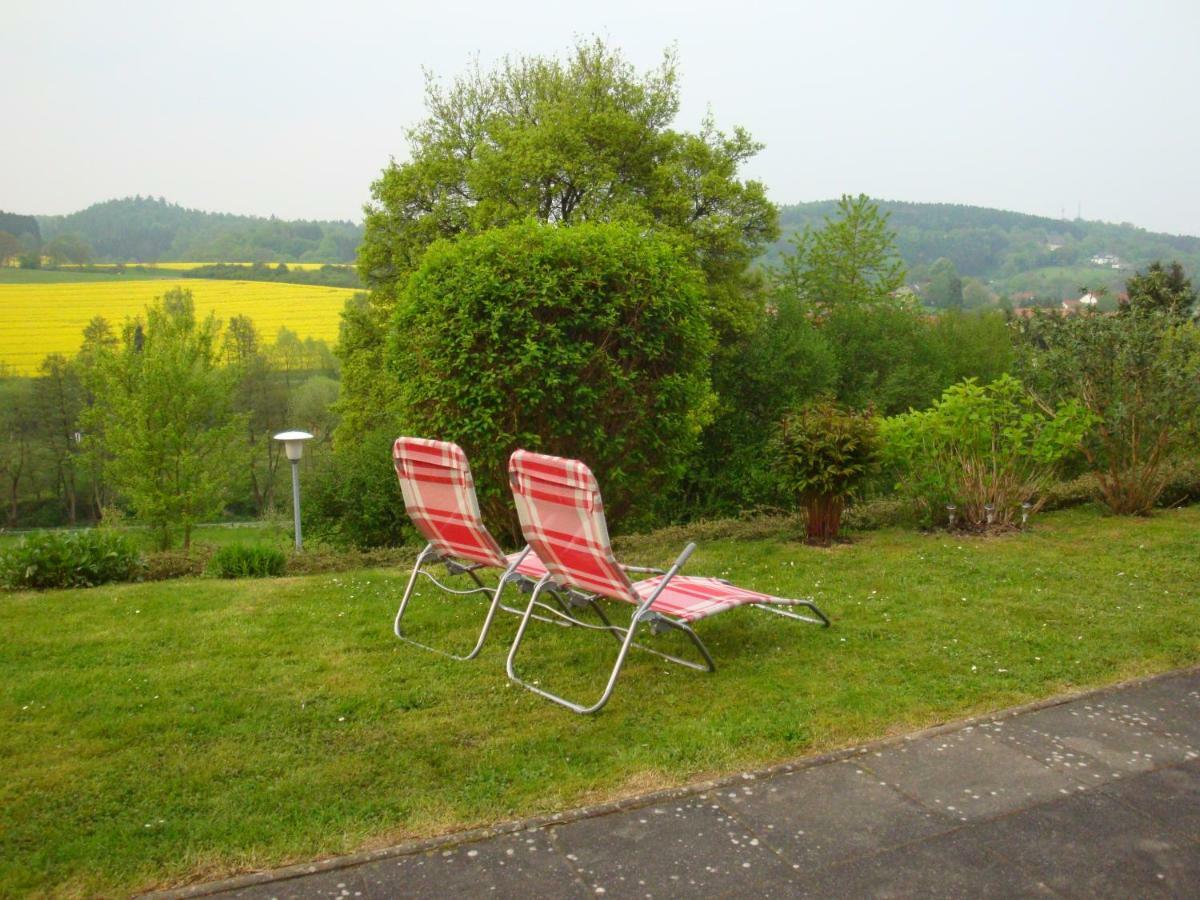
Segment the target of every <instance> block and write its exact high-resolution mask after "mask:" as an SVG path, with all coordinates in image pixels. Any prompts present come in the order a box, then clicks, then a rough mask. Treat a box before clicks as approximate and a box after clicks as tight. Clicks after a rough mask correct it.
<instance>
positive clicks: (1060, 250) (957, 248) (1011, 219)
mask: <svg viewBox="0 0 1200 900" xmlns="http://www.w3.org/2000/svg"><path fill="white" fill-rule="evenodd" d="M877 202H878V204H879V207H880V209H881V210H882V211H883V212H886V213H888V215H889V217H890V223H891V226H892V228H893V229H895V231H896V243H897V247H898V249H899V251H900V256H901V258H902V259H903V260H904V263H905V266H906V267H907V268H908V272H909V281H910V282H921V281H924V280H925V279H926V277H927V272H928V268H929V266H930V265H931V264H932V263H933V262H935V261H936V260H938V259H939V258H942V257H945V258H946V259H949V260H950V261H951V262H953V263H954V265H955V268H956V269H957V270H958V272H959V274H960V275H962V276H964V277H973V278H978V279H979V280H981V281H983V282H984V283H986V284H987V285H988V286H989V287H990V288H991V289H992V290H993V291H995V292H996V293H1000V294H1007V295H1012V294H1017V293H1021V292H1026V291H1028V292H1032V293H1035V294H1037V295H1039V296H1043V297H1055V298H1064V297H1069V296H1077V295H1078V294H1079V293H1080V288H1081V287H1083V286H1085V285H1086V286H1087V287H1088V288H1093V289H1094V288H1107V289H1108V290H1110V291H1111V292H1113V293H1117V292H1120V291H1121V290H1123V289H1124V284H1125V279H1127V278H1128V277H1129V276H1130V275H1132V274H1133V272H1134V271H1135V270H1136V269H1141V268H1145V267H1146V266H1147V265H1148V264H1149V263H1151V262H1153V261H1154V260H1156V259H1162V260H1165V261H1170V260H1178V261H1179V262H1181V263H1182V264H1183V266H1184V268H1185V269H1186V270H1187V271H1188V272H1189V273H1197V272H1200V238H1197V237H1189V236H1185V235H1170V234H1158V233H1155V232H1151V231H1146V230H1145V229H1143V228H1138V227H1137V226H1135V225H1130V224H1128V223H1123V224H1120V225H1114V224H1110V223H1107V222H1088V221H1084V220H1082V219H1074V220H1065V219H1050V218H1046V217H1044V216H1031V215H1026V214H1024V213H1015V212H1006V211H1004V210H999V209H988V208H986V207H980V206H962V205H958V204H951V203H905V202H900V201H895V200H879V201H877ZM836 206H837V204H836V202H835V201H832V200H828V201H820V202H816V203H798V204H795V205H792V206H782V207H780V223H781V225H782V226H783V231H784V237H783V239H782V240H780V241H779V242H777V243H776V244H775V245H774V246H773V247H771V249H770V251H769V253H768V259H773V258H775V257H777V256H778V255H779V253H781V252H783V251H784V250H786V248H787V247H788V240H787V239H788V237H789V236H790V235H791V234H792V233H794V232H795V231H798V230H801V229H803V228H804V227H805V226H812V227H819V226H820V224H821V222H822V221H823V219H824V218H825V217H826V216H829V215H832V214H833V213H834V212H835V210H836ZM1097 256H1115V257H1116V258H1117V260H1118V262H1117V263H1116V265H1119V266H1120V268H1113V265H1114V263H1111V262H1107V263H1103V264H1098V263H1093V262H1092V261H1091V260H1092V258H1093V257H1097Z"/></svg>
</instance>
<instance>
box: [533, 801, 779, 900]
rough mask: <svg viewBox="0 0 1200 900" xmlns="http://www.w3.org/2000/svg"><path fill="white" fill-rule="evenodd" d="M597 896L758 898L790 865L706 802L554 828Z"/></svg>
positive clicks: (663, 806) (670, 805) (657, 807)
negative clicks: (733, 896) (727, 896)
mask: <svg viewBox="0 0 1200 900" xmlns="http://www.w3.org/2000/svg"><path fill="white" fill-rule="evenodd" d="M553 831H554V834H555V837H556V839H557V842H558V846H559V848H560V849H561V851H562V852H563V854H564V855H565V856H566V858H567V859H568V860H570V861H571V863H572V864H573V865H575V866H576V867H577V869H578V871H579V873H580V875H581V876H582V877H583V879H584V880H585V881H586V882H587V884H588V885H589V886H590V887H591V889H592V891H593V893H594V894H603V895H604V896H606V897H611V898H620V897H637V898H654V897H676V896H722V895H726V894H733V895H740V896H755V895H761V894H762V893H764V886H765V885H769V884H779V883H783V882H786V879H787V875H788V871H789V866H788V864H787V863H785V862H784V861H783V860H781V859H780V858H779V856H778V855H777V854H776V853H774V852H773V851H772V849H771V848H770V847H768V846H767V844H766V842H765V841H764V840H763V838H762V837H761V836H760V835H758V834H756V833H755V832H753V831H752V830H750V829H748V828H747V827H746V826H745V825H744V824H743V823H742V822H740V821H739V820H738V819H736V818H734V817H733V816H731V815H729V813H727V812H726V811H725V810H724V809H722V808H721V806H720V804H719V803H716V802H714V801H713V799H712V798H711V797H709V798H705V797H694V798H692V799H690V800H683V801H680V802H678V803H665V804H660V805H655V806H651V807H646V808H643V809H638V810H631V811H628V812H622V813H616V814H613V815H610V816H600V817H597V818H593V819H585V820H583V821H581V822H573V823H571V824H569V825H562V826H560V827H557V828H554V829H553Z"/></svg>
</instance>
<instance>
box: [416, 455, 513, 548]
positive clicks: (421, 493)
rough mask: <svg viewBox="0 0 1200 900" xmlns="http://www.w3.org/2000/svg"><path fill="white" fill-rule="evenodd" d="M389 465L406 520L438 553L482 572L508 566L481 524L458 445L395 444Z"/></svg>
mask: <svg viewBox="0 0 1200 900" xmlns="http://www.w3.org/2000/svg"><path fill="white" fill-rule="evenodd" d="M392 462H393V464H394V465H395V467H396V477H397V478H398V479H399V480H400V492H401V493H402V494H403V495H404V507H405V509H407V510H408V515H409V518H411V519H412V522H413V524H414V525H416V526H417V530H418V531H420V532H421V534H422V535H424V536H425V539H426V540H428V541H429V542H430V543H431V544H433V547H434V549H435V550H437V552H438V553H440V554H441V555H442V556H451V557H454V558H455V559H461V560H467V561H469V562H474V563H481V564H482V565H485V566H498V567H499V568H504V567H505V566H506V565H507V561H506V560H505V558H504V552H503V551H502V550H501V549H500V545H499V544H497V543H496V539H495V538H493V537H492V535H491V533H490V532H489V531H488V530H487V527H486V526H485V525H484V524H483V517H482V516H481V515H480V513H479V501H478V499H477V498H476V497H475V480H474V479H473V478H472V477H471V467H470V465H468V464H467V455H466V454H465V453H463V451H462V448H461V447H459V446H458V444H451V443H448V442H446V441H431V440H426V439H425V438H413V437H401V438H397V439H396V443H395V444H393V445H392Z"/></svg>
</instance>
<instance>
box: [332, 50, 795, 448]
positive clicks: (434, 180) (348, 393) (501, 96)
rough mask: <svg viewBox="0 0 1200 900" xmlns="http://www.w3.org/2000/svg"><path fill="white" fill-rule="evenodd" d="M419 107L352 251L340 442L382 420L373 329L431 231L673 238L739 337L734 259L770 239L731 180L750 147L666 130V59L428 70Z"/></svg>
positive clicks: (672, 97) (708, 132) (754, 299)
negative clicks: (354, 267)
mask: <svg viewBox="0 0 1200 900" xmlns="http://www.w3.org/2000/svg"><path fill="white" fill-rule="evenodd" d="M426 107H427V110H428V113H429V115H428V117H427V118H426V119H425V120H424V121H422V122H420V123H419V124H418V125H417V126H416V127H415V128H413V129H411V131H410V132H409V141H410V145H411V147H410V152H409V160H408V161H406V162H403V163H393V164H391V165H390V166H389V167H388V168H387V169H386V170H385V171H384V172H383V175H382V177H381V178H380V179H379V180H378V181H377V182H376V183H375V184H374V186H373V188H372V194H373V197H374V202H373V204H372V205H371V206H370V207H369V208H368V211H367V217H366V223H365V228H366V232H365V236H364V240H363V245H362V248H361V250H360V252H359V271H360V273H361V275H362V277H363V280H364V281H365V282H366V283H367V284H368V286H369V287H371V289H372V295H371V301H370V304H369V306H367V307H365V308H363V307H362V306H360V305H359V304H355V306H354V308H353V309H352V310H349V311H348V314H347V317H346V319H347V329H346V332H345V333H344V337H345V338H346V340H344V341H343V343H342V344H341V347H340V353H341V356H342V359H343V361H344V362H345V364H346V365H345V370H344V372H343V380H344V385H343V395H344V398H345V399H344V401H343V408H342V424H341V426H340V428H339V438H342V437H345V438H348V439H352V438H355V437H356V436H357V435H359V434H361V433H362V432H363V430H365V429H368V428H370V427H371V422H372V421H377V420H378V419H379V418H380V417H386V416H388V415H390V414H391V413H392V411H393V402H394V400H395V398H394V397H392V396H389V395H387V394H386V392H385V393H383V395H381V389H380V387H379V379H378V378H377V377H376V373H377V372H378V365H379V363H380V362H381V357H382V352H383V350H382V348H383V343H384V333H385V328H386V323H387V321H388V319H389V318H390V315H391V311H392V309H393V308H394V307H395V305H396V303H397V302H398V301H399V299H400V297H401V295H402V294H403V292H404V289H405V284H406V281H407V279H408V277H409V275H410V274H411V273H412V272H413V271H414V270H415V269H416V268H417V267H418V266H419V265H420V264H421V261H422V259H423V256H424V254H425V252H426V250H427V249H428V248H429V246H430V245H431V244H432V243H433V242H434V241H436V240H439V239H443V238H448V237H455V236H459V235H476V234H481V233H483V232H485V231H486V230H488V229H491V228H496V227H503V226H507V225H510V224H513V223H517V222H521V221H524V220H527V219H535V220H537V221H539V222H544V223H553V224H556V225H568V226H572V227H573V226H575V225H578V224H580V223H584V222H626V223H631V224H632V225H636V227H639V228H643V229H652V230H653V231H654V233H657V234H672V235H674V236H675V237H676V238H677V239H678V240H679V241H680V242H681V243H682V244H683V245H685V246H686V247H687V248H688V250H689V252H690V253H691V254H693V258H694V259H695V260H696V262H697V263H698V265H699V267H700V269H701V271H702V272H703V275H704V285H705V286H706V288H707V291H708V303H707V316H708V319H709V322H710V325H711V326H712V327H713V328H714V330H715V332H716V333H717V335H718V336H719V337H720V338H721V343H720V346H722V347H723V346H728V345H729V344H730V343H731V342H732V341H733V340H734V339H735V337H736V336H738V335H741V334H744V333H746V332H748V331H750V330H753V328H754V327H755V324H756V314H757V312H758V310H759V308H760V306H761V297H760V296H759V294H758V291H757V283H756V281H755V279H754V278H752V277H751V276H749V275H748V268H749V265H750V263H751V261H752V260H753V258H754V257H755V256H756V255H757V254H758V253H759V252H760V251H761V250H762V249H763V247H764V246H765V245H766V243H767V242H768V241H771V240H773V239H774V238H775V237H776V236H777V234H778V225H777V221H776V213H775V207H774V205H773V204H772V203H770V202H769V201H768V200H767V199H766V194H765V191H764V188H763V186H762V184H760V183H759V182H757V181H752V180H742V179H740V178H739V171H740V170H741V168H742V167H743V166H744V165H745V163H746V162H747V161H748V160H749V159H750V158H752V157H753V156H754V155H755V154H756V153H757V152H758V150H759V145H758V144H757V143H755V142H754V140H753V139H752V138H751V137H750V136H749V135H748V134H747V133H746V132H745V131H744V130H742V129H740V128H738V129H734V130H733V132H732V133H730V134H725V133H722V132H720V131H718V130H717V129H716V127H715V126H714V125H713V123H712V122H711V121H709V120H706V121H705V122H703V123H702V125H701V128H700V130H699V131H697V132H694V133H691V132H680V131H675V130H673V129H671V128H670V127H669V125H670V123H671V120H672V119H673V118H674V117H675V115H676V113H677V112H678V109H679V95H678V85H677V77H676V63H675V59H674V57H673V56H672V55H671V54H669V53H668V54H666V55H665V57H664V59H663V62H662V64H661V65H660V66H659V67H657V68H655V69H653V70H651V71H649V72H646V73H639V72H637V71H636V70H635V69H634V68H633V66H632V65H630V64H629V63H628V62H627V61H626V60H625V59H624V58H623V57H622V56H621V54H620V53H619V52H618V51H616V50H613V49H610V48H609V47H607V46H605V45H604V43H603V42H601V41H599V40H597V41H592V42H581V43H579V44H577V45H576V46H575V47H574V48H573V49H572V50H571V52H570V53H569V55H568V57H567V59H565V60H558V59H553V58H545V57H522V58H520V59H515V60H512V59H510V60H506V61H505V62H503V63H502V64H501V65H500V66H499V67H498V68H497V69H496V70H494V71H491V72H483V71H480V70H479V69H478V68H476V69H475V70H473V71H472V72H470V73H469V74H468V75H466V76H465V77H462V78H459V79H456V80H455V81H454V82H453V83H452V84H451V85H450V86H448V87H443V86H441V85H439V84H438V83H437V82H435V81H433V80H432V79H431V80H430V82H429V83H428V85H427V87H426ZM352 407H353V408H355V409H353V410H352V409H351V408H352Z"/></svg>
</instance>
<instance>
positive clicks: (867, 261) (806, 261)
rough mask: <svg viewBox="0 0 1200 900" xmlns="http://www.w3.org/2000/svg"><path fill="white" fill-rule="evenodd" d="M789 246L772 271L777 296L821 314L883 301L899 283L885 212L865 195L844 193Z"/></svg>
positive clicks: (900, 268) (901, 277)
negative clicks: (834, 208) (818, 224)
mask: <svg viewBox="0 0 1200 900" xmlns="http://www.w3.org/2000/svg"><path fill="white" fill-rule="evenodd" d="M792 243H793V246H794V251H793V252H792V253H791V254H789V255H786V256H784V258H783V264H782V266H781V268H780V269H779V270H778V271H777V272H776V273H775V293H776V295H777V296H778V295H781V294H782V295H784V296H793V297H796V298H798V299H800V300H801V301H803V302H804V303H805V304H806V305H807V306H808V308H809V309H810V310H812V312H813V313H814V314H816V315H817V316H820V317H824V316H828V315H829V314H830V313H832V312H835V311H838V310H844V309H848V308H851V307H859V306H863V305H874V304H879V303H883V302H886V301H887V300H888V299H889V297H890V295H891V294H892V293H893V292H895V291H896V290H897V289H898V288H899V287H900V286H901V285H902V284H903V283H904V266H903V264H902V263H901V262H900V258H899V257H898V256H897V254H896V236H895V233H894V232H893V231H892V230H891V229H890V228H889V227H888V216H887V214H886V213H881V212H880V211H879V206H878V205H877V204H875V203H873V202H872V201H871V200H870V198H869V197H867V196H866V195H865V194H859V195H858V196H857V197H851V196H849V195H847V194H843V195H842V198H841V199H840V200H839V201H838V203H837V212H836V214H835V215H833V216H826V217H825V219H824V221H823V223H822V225H821V227H820V228H816V229H814V228H812V227H805V228H804V230H803V231H800V232H798V233H796V234H795V235H794V236H793V238H792Z"/></svg>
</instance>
